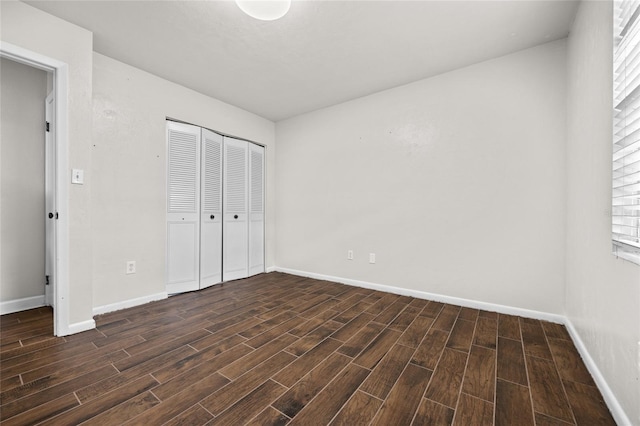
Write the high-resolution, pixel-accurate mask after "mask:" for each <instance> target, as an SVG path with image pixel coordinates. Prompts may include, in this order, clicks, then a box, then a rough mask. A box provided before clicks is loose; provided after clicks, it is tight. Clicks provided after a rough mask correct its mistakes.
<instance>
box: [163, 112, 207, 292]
mask: <svg viewBox="0 0 640 426" xmlns="http://www.w3.org/2000/svg"><path fill="white" fill-rule="evenodd" d="M199 163H200V128H198V127H196V126H189V125H186V124H180V123H173V122H167V165H168V167H167V292H168V293H170V294H172V293H179V292H184V291H192V290H197V289H198V288H199V251H200V250H199V248H200V214H199V195H200V181H199V174H198V168H199V167H198V166H199Z"/></svg>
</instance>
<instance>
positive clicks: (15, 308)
mask: <svg viewBox="0 0 640 426" xmlns="http://www.w3.org/2000/svg"><path fill="white" fill-rule="evenodd" d="M42 306H45V303H44V294H43V295H42V296H33V297H25V298H23V299H15V300H7V301H6V302H0V315H6V314H12V313H14V312H20V311H26V310H27V309H35V308H40V307H42Z"/></svg>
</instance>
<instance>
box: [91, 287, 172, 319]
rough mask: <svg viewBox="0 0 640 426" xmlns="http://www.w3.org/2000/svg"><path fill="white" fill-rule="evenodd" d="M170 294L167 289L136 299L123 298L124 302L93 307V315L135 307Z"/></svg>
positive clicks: (164, 297)
mask: <svg viewBox="0 0 640 426" xmlns="http://www.w3.org/2000/svg"><path fill="white" fill-rule="evenodd" d="M167 297H169V296H168V294H167V292H166V291H163V292H162V293H156V294H151V295H149V296H143V297H137V298H135V299H129V300H123V301H122V302H117V303H111V304H109V305H103V306H96V307H95V308H93V315H101V314H106V313H107V312H113V311H119V310H121V309H127V308H133V307H134V306H140V305H144V304H145V303H149V302H155V301H156V300H162V299H166V298H167Z"/></svg>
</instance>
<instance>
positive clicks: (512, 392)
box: [495, 379, 534, 426]
mask: <svg viewBox="0 0 640 426" xmlns="http://www.w3.org/2000/svg"><path fill="white" fill-rule="evenodd" d="M533 424H534V420H533V409H532V407H531V396H530V393H529V389H528V388H527V387H525V386H520V385H517V384H515V383H511V382H507V381H505V380H500V379H498V381H497V383H496V413H495V426H512V425H519V426H529V425H531V426H533Z"/></svg>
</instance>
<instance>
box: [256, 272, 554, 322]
mask: <svg viewBox="0 0 640 426" xmlns="http://www.w3.org/2000/svg"><path fill="white" fill-rule="evenodd" d="M269 269H272V270H273V271H277V272H284V273H287V274H291V275H298V276H301V277H309V278H315V279H319V280H326V281H333V282H338V283H341V284H346V285H350V286H354V287H361V288H368V289H371V290H380V291H384V292H387V293H393V294H400V295H402V296H411V297H415V298H418V299H428V300H433V301H435V302H442V303H449V304H451V305H458V306H464V307H467V308H474V309H482V310H485V311H491V312H498V313H501V314H508V315H517V316H521V317H527V318H533V319H538V320H543V321H549V322H555V323H558V324H564V322H565V317H564V316H562V315H558V314H552V313H548V312H541V311H534V310H531V309H524V308H516V307H513V306H506V305H499V304H496V303H489V302H480V301H477V300H471V299H463V298H460V297H453V296H446V295H443V294H437V293H428V292H426V291H419V290H411V289H407V288H401V287H393V286H389V285H385V284H375V283H370V282H367V281H359V280H353V279H350V278H342V277H334V276H331V275H324V274H317V273H315V272H306V271H298V270H296V269H288V268H281V267H278V266H276V267H273V268H269ZM267 271H269V270H267ZM269 272H271V271H269Z"/></svg>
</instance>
